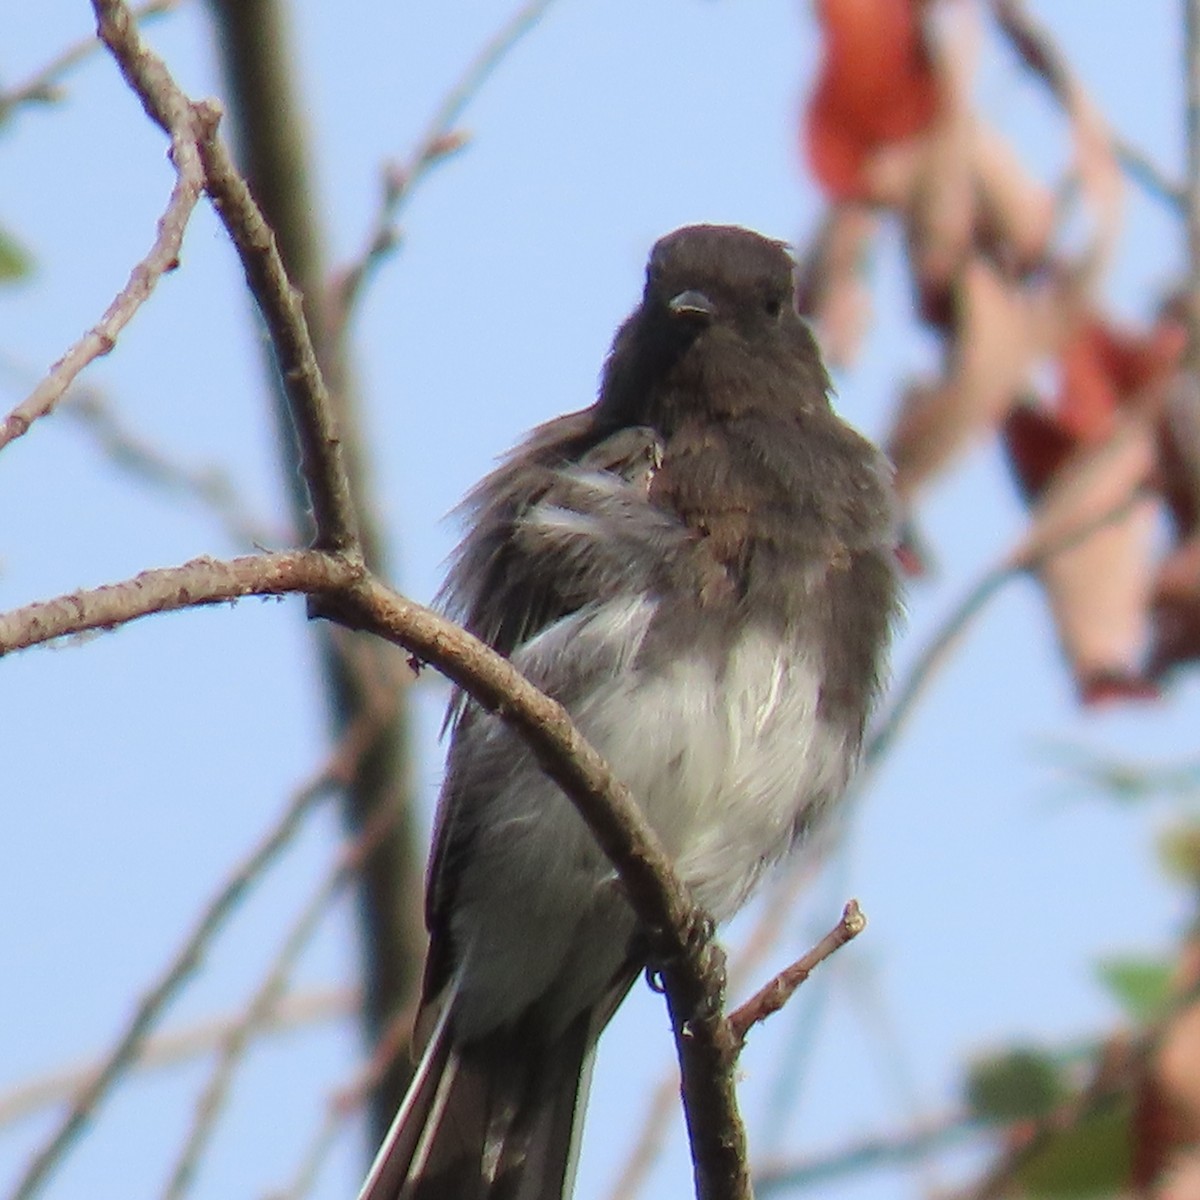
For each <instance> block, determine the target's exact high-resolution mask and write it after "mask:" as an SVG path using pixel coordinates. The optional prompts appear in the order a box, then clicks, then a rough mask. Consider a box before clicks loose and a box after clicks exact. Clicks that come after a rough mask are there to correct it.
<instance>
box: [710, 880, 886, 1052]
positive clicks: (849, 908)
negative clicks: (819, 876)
mask: <svg viewBox="0 0 1200 1200" xmlns="http://www.w3.org/2000/svg"><path fill="white" fill-rule="evenodd" d="M866 927H867V918H866V916H865V915H864V914H863V911H862V909H860V908H859V907H858V901H857V900H850V901H848V902H847V904H846V907H845V908H844V909H843V910H842V919H841V920H840V921H839V922H838V923H837V924H836V925H835V926H834V927H833V928H832V929H831V930H830V931H829V932H828V933H827V934H826V935H825V936H824V937H823V938H822V939H821V940H820V941H819V942H818V943H817V944H816V945H815V946H814V947H813V948H812V949H811V950H810V951H809V952H808V953H807V954H805V955H803V956H802V957H800V958H798V959H797V960H796V961H795V962H794V963H792V965H791V966H790V967H785V968H784V969H783V970H782V971H780V972H779V974H778V975H776V976H775V978H774V979H772V980H771V982H770V983H768V984H766V985H765V986H764V987H762V988H760V989H759V990H758V991H757V992H755V994H754V995H753V996H751V997H750V999H749V1000H747V1001H746V1003H745V1004H743V1005H741V1006H740V1007H739V1008H737V1009H735V1010H734V1011H733V1012H731V1013H730V1014H729V1024H730V1025H731V1026H732V1027H733V1035H734V1037H735V1038H737V1040H738V1044H739V1046H740V1045H741V1044H742V1043H744V1042H745V1040H746V1035H747V1034H748V1033H749V1032H750V1030H751V1029H752V1028H753V1027H754V1026H755V1025H757V1024H758V1023H759V1022H760V1021H765V1020H766V1019H767V1018H768V1017H769V1016H771V1015H773V1014H774V1013H777V1012H778V1011H779V1010H780V1009H781V1008H782V1007H783V1006H784V1005H785V1004H786V1003H787V1002H788V1001H789V1000H790V999H791V998H792V996H793V995H795V992H796V989H797V988H798V987H799V986H800V985H801V984H802V983H803V982H804V981H805V980H806V979H807V978H808V977H809V976H810V975H811V974H812V973H813V971H815V970H816V968H817V967H818V966H820V965H821V963H823V962H824V961H825V960H826V959H827V958H828V957H829V956H830V955H831V954H834V953H836V952H837V951H838V950H840V949H841V948H842V947H843V946H844V945H846V943H847V942H850V941H853V940H854V939H855V938H856V937H858V935H859V934H860V933H862V931H863V930H864V929H866Z"/></svg>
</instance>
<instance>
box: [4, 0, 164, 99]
mask: <svg viewBox="0 0 1200 1200" xmlns="http://www.w3.org/2000/svg"><path fill="white" fill-rule="evenodd" d="M182 3H183V0H148V2H147V3H145V4H139V5H138V6H137V7H136V8H134V9H133V19H134V20H135V21H136V22H137V23H138V24H139V25H147V24H149V23H150V22H151V21H152V20H154V18H155V17H161V16H164V15H165V14H167V13H169V12H173V11H174V10H175V9H177V8H178V7H179V6H180V4H182ZM98 49H100V39H99V38H97V37H96V36H95V35H93V36H91V37H85V38H80V40H79V41H77V42H76V43H75V44H74V45H72V46H68V47H67V48H66V49H65V50H64V51H62V53H61V54H58V55H56V56H55V57H54V58H52V59H51V60H50V62H48V63H47V64H46V65H45V66H44V67H42V68H41V69H40V70H39V71H35V72H34V74H32V75H31V76H30V77H29V78H28V79H27V80H26V81H25V82H24V83H19V84H17V86H16V87H13V88H9V89H7V90H6V91H4V92H0V122H2V121H3V120H4V119H5V118H6V117H7V116H8V115H9V114H10V113H11V112H12V111H13V109H15V108H19V107H20V106H21V105H22V104H51V103H53V102H55V101H56V100H58V99H60V95H61V93H60V90H59V88H58V86H57V84H58V81H59V79H61V78H62V77H63V76H64V75H65V74H66V73H67V72H68V71H69V70H70V69H71V68H72V67H74V66H77V65H78V64H79V63H81V62H83V61H84V59H87V58H90V57H91V56H92V54H94V53H95V52H96V51H97V50H98Z"/></svg>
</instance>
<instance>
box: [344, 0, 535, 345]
mask: <svg viewBox="0 0 1200 1200" xmlns="http://www.w3.org/2000/svg"><path fill="white" fill-rule="evenodd" d="M553 3H554V0H527V3H525V4H522V5H521V7H520V8H518V9H517V10H516V11H515V12H514V13H513V14H512V15H511V16H510V17H509V18H508V20H507V21H505V22H504V24H503V25H502V26H501V27H500V28H499V29H498V30H497V31H496V32H495V33H494V34H493V35H492V36H491V37H490V38H489V39H488V40H487V42H486V43H485V44H484V45H483V46H482V47H481V48H480V50H479V53H478V54H476V56H475V57H474V58H473V59H472V60H471V61H470V63H468V64H467V68H466V70H465V71H464V72H463V74H462V76H461V78H460V79H459V80H458V82H457V83H456V84H455V85H454V86H453V87H452V88H451V89H450V91H449V92H447V93H446V96H445V98H444V99H443V100H442V102H441V104H440V105H438V109H437V111H436V112H435V113H434V114H433V117H432V119H431V120H430V122H429V124H428V125H427V126H426V128H425V132H424V133H423V134H422V135H421V137H420V139H419V141H418V142H417V147H416V149H415V150H414V151H413V152H412V154H411V155H410V156H409V160H408V162H407V164H406V165H404V166H399V165H397V164H395V163H392V164H389V165H388V166H386V167H385V168H384V170H383V180H382V183H383V186H382V188H381V194H380V199H379V208H378V211H377V212H376V214H375V220H374V223H373V224H372V227H371V232H370V234H369V236H368V238H367V244H366V246H365V247H364V248H363V250H362V252H361V253H360V254H359V256H358V258H357V259H355V260H354V262H352V263H351V264H350V265H349V266H348V267H346V268H345V269H344V270H343V271H341V272H340V273H339V278H338V280H337V282H336V284H335V286H334V287H333V288H332V303H331V305H330V309H331V315H330V326H331V330H332V336H333V338H334V340H335V341H336V340H337V339H339V338H340V337H342V336H343V335H344V333H345V328H346V326H347V324H348V323H349V321H350V317H351V314H352V313H353V311H354V308H355V306H356V305H357V304H358V301H359V300H360V299H361V296H362V292H363V290H364V288H365V286H366V284H367V283H368V282H369V281H370V279H371V277H372V276H373V275H374V272H375V270H376V268H378V266H379V265H380V263H382V262H383V260H384V259H385V258H387V256H388V255H389V254H390V253H391V252H392V251H393V250H394V249H395V247H396V245H397V243H398V241H399V234H398V232H397V229H396V219H397V217H399V215H400V213H401V211H402V210H403V209H404V206H405V205H406V204H407V202H408V200H409V199H410V197H411V196H412V194H413V191H414V190H415V188H416V186H417V184H418V183H420V182H421V181H422V180H423V179H424V178H425V176H426V175H428V174H429V172H430V171H431V170H433V168H435V167H438V166H440V165H441V164H442V163H444V162H445V161H446V160H447V159H448V158H450V157H451V156H452V155H454V154H455V153H457V152H458V151H459V150H461V149H462V148H463V146H464V145H466V136H465V135H464V134H463V133H461V132H460V131H459V130H458V129H457V128H456V126H457V125H458V122H459V120H460V118H461V117H462V115H463V113H464V112H465V111H466V110H467V108H468V107H469V105H470V104H471V103H472V101H474V100H475V98H476V97H477V96H478V95H479V93H480V91H481V90H482V89H483V86H484V84H486V83H487V81H488V79H489V78H490V77H491V76H492V74H493V73H494V72H495V71H496V69H497V68H498V67H499V66H500V64H501V63H502V62H503V61H504V60H505V59H506V58H507V57H508V55H509V54H510V53H511V52H512V50H513V49H514V47H516V45H517V44H518V43H519V42H520V41H521V40H522V39H523V38H524V37H525V36H526V34H528V33H529V32H530V31H531V30H532V29H533V28H534V27H535V26H536V25H537V24H538V22H539V21H540V20H541V19H542V17H543V16H545V14H546V10H547V9H548V8H549V7H550V5H551V4H553Z"/></svg>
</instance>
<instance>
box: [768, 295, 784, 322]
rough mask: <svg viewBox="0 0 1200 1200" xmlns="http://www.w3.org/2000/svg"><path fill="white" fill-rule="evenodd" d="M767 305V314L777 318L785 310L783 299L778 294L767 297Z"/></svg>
mask: <svg viewBox="0 0 1200 1200" xmlns="http://www.w3.org/2000/svg"><path fill="white" fill-rule="evenodd" d="M765 307H766V310H767V316H768V317H771V318H775V317H777V316H779V314H780V313H781V312H782V311H783V301H782V300H780V299H779V297H778V296H770V297H768V299H767V303H766V305H765Z"/></svg>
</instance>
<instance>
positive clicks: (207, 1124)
mask: <svg viewBox="0 0 1200 1200" xmlns="http://www.w3.org/2000/svg"><path fill="white" fill-rule="evenodd" d="M366 744H367V743H366V741H365V740H364V742H363V743H362V745H364V746H365V745H366ZM398 816H399V813H398V812H397V811H396V810H395V809H393V810H391V811H383V810H381V811H380V812H378V813H376V815H375V818H374V819H373V820H372V822H371V824H370V825H369V826H368V827H367V828H366V829H364V830H363V831H362V833H361V834H360V835H359V836H358V837H356V838H355V839H354V841H353V843H352V844H351V845H349V846H348V847H346V848H345V849H344V850H343V851H342V853H341V854H339V855H338V859H337V862H336V863H335V864H334V866H333V868H332V869H331V870H330V871H329V872H328V873H327V874H326V876H325V878H324V879H323V880H322V881H321V883H320V885H319V886H318V887H317V889H316V891H314V892H313V894H312V896H311V897H310V898H309V901H308V903H307V904H306V905H305V906H304V908H303V909H302V910H301V912H300V914H299V916H298V917H297V918H296V920H295V922H294V923H293V924H292V927H291V929H290V930H289V931H288V934H287V936H286V937H285V938H284V941H283V945H282V946H281V947H280V948H279V951H278V953H277V954H276V955H275V957H274V959H273V960H272V961H271V963H270V964H269V966H268V967H267V971H266V974H265V975H264V976H263V979H262V982H261V983H260V984H259V986H258V989H257V990H256V991H255V993H254V995H253V997H252V998H251V1000H250V1003H249V1004H248V1005H247V1007H246V1011H245V1013H244V1014H243V1015H242V1018H241V1020H239V1021H238V1022H237V1023H236V1024H235V1025H234V1027H233V1028H232V1029H231V1030H230V1031H229V1034H228V1036H227V1037H226V1039H225V1042H224V1045H223V1046H222V1047H221V1051H220V1054H219V1055H218V1058H217V1062H216V1065H215V1066H214V1068H213V1072H212V1075H211V1076H210V1077H209V1080H208V1083H207V1084H206V1085H205V1087H204V1090H203V1092H202V1093H201V1095H200V1098H199V1100H198V1101H197V1102H196V1111H195V1114H194V1117H193V1120H192V1126H191V1128H190V1129H189V1130H188V1134H187V1137H186V1139H185V1141H184V1144H183V1148H182V1149H181V1150H180V1153H179V1156H178V1158H177V1159H176V1161H175V1164H174V1166H173V1167H172V1168H171V1174H170V1178H169V1179H168V1181H167V1184H166V1186H165V1187H164V1189H163V1192H162V1195H163V1200H180V1197H182V1196H183V1195H184V1194H185V1193H186V1192H187V1190H188V1188H189V1187H190V1186H191V1183H192V1180H193V1179H194V1177H195V1173H196V1167H197V1166H198V1165H199V1162H200V1158H201V1155H202V1154H203V1153H204V1150H205V1148H206V1147H207V1145H208V1142H209V1140H210V1138H211V1136H212V1133H213V1130H214V1129H215V1128H216V1122H217V1119H218V1118H219V1116H220V1115H221V1112H222V1110H223V1109H224V1107H225V1102H226V1099H227V1098H228V1095H229V1088H230V1085H231V1084H232V1082H233V1075H234V1072H235V1070H236V1069H237V1066H238V1064H239V1063H240V1062H241V1060H242V1058H243V1057H244V1056H245V1053H246V1050H247V1049H248V1048H249V1045H250V1042H251V1039H252V1038H253V1037H254V1036H255V1034H256V1033H257V1032H258V1030H259V1029H260V1028H261V1027H262V1026H263V1024H264V1023H265V1022H266V1021H267V1020H268V1018H269V1016H270V1014H271V1011H272V1010H273V1009H274V1008H275V1007H276V1005H277V1004H278V1003H279V1001H280V999H281V998H282V996H283V994H284V992H285V991H286V989H287V985H288V980H289V978H290V976H291V973H292V970H293V969H294V967H295V965H296V961H297V960H298V959H299V957H300V955H301V953H303V951H304V949H305V947H306V946H307V945H308V943H309V942H310V941H312V938H313V935H314V934H315V933H316V931H317V928H318V927H319V925H320V923H321V920H322V919H323V918H324V917H325V915H326V914H327V913H328V911H329V909H330V906H331V905H332V904H333V902H334V901H335V900H336V899H337V898H338V896H339V895H340V894H341V892H342V890H343V889H344V888H345V887H346V885H347V884H349V883H351V882H352V881H353V880H354V877H355V874H356V873H357V871H358V869H359V867H360V866H361V865H362V862H363V860H364V859H365V858H366V857H367V856H368V855H369V854H370V853H371V851H372V850H373V849H374V847H375V845H376V843H377V842H378V841H379V839H380V838H382V837H383V836H384V835H385V834H386V833H387V832H388V828H389V826H390V825H391V824H392V822H393V821H395V820H396V819H397V817H398Z"/></svg>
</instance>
